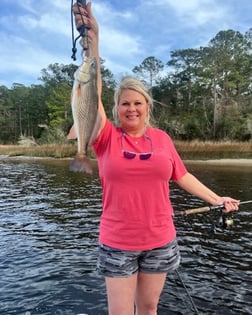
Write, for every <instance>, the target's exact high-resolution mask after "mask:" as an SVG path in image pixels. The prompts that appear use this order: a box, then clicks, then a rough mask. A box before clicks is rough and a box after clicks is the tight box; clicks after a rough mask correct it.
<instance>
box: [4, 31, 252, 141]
mask: <svg viewBox="0 0 252 315" xmlns="http://www.w3.org/2000/svg"><path fill="white" fill-rule="evenodd" d="M251 55H252V28H251V29H249V30H248V31H247V32H246V33H245V34H242V33H240V32H238V31H234V30H227V31H220V32H219V33H218V34H217V35H216V36H215V37H214V38H213V39H212V40H211V41H210V42H209V43H208V45H207V46H205V47H200V48H189V49H181V50H174V51H171V53H170V58H169V60H168V61H167V63H163V62H162V61H161V60H159V59H157V58H156V57H154V56H149V57H147V58H145V59H144V60H143V62H142V63H141V64H140V65H138V66H135V67H134V68H133V69H132V72H133V73H134V75H135V76H137V77H139V78H140V79H141V80H142V81H143V82H144V83H145V84H146V85H147V86H148V88H149V89H150V93H152V96H153V98H154V110H153V116H154V118H155V124H156V125H157V126H158V127H160V128H162V129H164V130H165V131H167V132H168V133H169V134H170V135H171V136H172V137H173V138H174V139H182V140H192V139H200V140H238V141H248V140H251V139H252V56H251ZM100 61H101V71H102V79H103V92H102V99H103V103H104V106H105V109H106V112H107V114H108V116H109V118H111V119H112V117H111V113H112V106H113V94H114V90H115V88H116V81H115V79H114V76H113V74H112V72H111V71H110V70H109V69H107V68H106V67H105V66H104V60H103V59H101V60H100ZM76 69H77V66H76V65H74V64H69V65H63V64H58V63H55V64H50V65H49V66H48V67H47V68H46V69H42V70H41V77H40V78H39V79H40V80H41V82H42V83H41V84H38V85H31V86H28V87H27V86H24V85H22V84H19V83H14V84H13V86H12V87H11V88H10V89H9V88H7V87H5V86H0V143H1V144H8V143H16V142H17V141H18V139H19V138H20V136H25V137H30V138H33V139H34V140H35V141H36V142H37V143H55V142H56V143H59V142H62V141H63V142H64V141H66V140H65V139H66V134H67V132H68V130H69V128H70V126H71V125H72V122H73V121H72V114H71V105H70V98H71V89H72V85H73V77H74V72H75V71H76Z"/></svg>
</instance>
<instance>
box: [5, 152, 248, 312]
mask: <svg viewBox="0 0 252 315" xmlns="http://www.w3.org/2000/svg"><path fill="white" fill-rule="evenodd" d="M68 164H69V161H60V160H31V159H23V160H22V159H19V160H10V159H8V158H4V157H2V158H1V159H0V248H1V251H0V275H1V276H0V290H1V291H0V314H1V315H53V314H56V315H76V314H88V315H99V314H101V315H105V314H107V308H106V293H105V287H104V283H103V279H102V278H101V277H100V276H99V275H97V273H96V248H97V236H98V225H99V217H100V214H101V188H100V184H99V179H98V177H97V175H96V176H94V177H89V176H85V175H83V174H75V173H70V172H69V170H68ZM187 166H188V169H189V170H190V171H191V172H193V174H195V175H196V176H197V177H198V178H199V179H200V180H202V181H203V182H204V183H205V184H207V185H208V186H210V187H211V188H212V189H213V190H215V191H216V192H218V193H219V194H221V195H232V196H233V197H235V198H238V199H240V200H249V199H252V167H251V166H239V167H238V166H228V165H226V166H225V165H224V166H223V165H222V166H211V165H197V164H192V165H190V164H188V165H187ZM171 187H172V189H171V199H172V202H173V205H174V209H175V210H182V209H187V208H195V207H200V206H204V205H205V204H204V203H203V202H201V201H200V200H198V199H197V198H195V197H193V196H190V195H188V194H186V193H184V192H183V191H181V190H180V189H178V188H177V186H175V185H174V184H172V185H171ZM251 211H252V204H247V205H243V206H241V208H240V211H239V212H238V213H236V214H235V215H234V217H233V219H234V226H233V227H232V228H230V229H228V230H225V231H222V230H221V229H217V230H216V231H215V233H212V232H211V230H212V224H213V222H214V221H215V220H216V218H217V217H218V215H217V213H209V212H208V213H206V214H196V215H190V216H189V215H188V216H186V217H185V216H183V217H182V216H176V217H175V224H176V227H177V231H178V240H179V244H180V248H181V254H182V263H181V267H180V268H179V274H180V276H181V277H182V280H183V281H184V283H185V285H186V287H187V289H188V291H189V293H190V295H191V296H192V298H193V301H194V303H195V305H196V306H197V308H198V311H199V313H200V314H220V315H225V314H226V315H232V314H239V315H240V314H244V315H245V314H246V315H247V314H252V270H251V266H252V257H251V235H252V229H251V227H252V223H251ZM158 314H160V315H168V314H184V315H190V314H195V311H194V309H193V307H192V304H191V302H190V299H189V297H188V295H187V294H186V291H185V289H184V287H183V285H182V283H181V281H180V279H179V277H178V275H177V274H176V273H174V274H170V275H168V277H167V281H166V284H165V288H164V291H163V294H162V296H161V301H160V305H159V313H158Z"/></svg>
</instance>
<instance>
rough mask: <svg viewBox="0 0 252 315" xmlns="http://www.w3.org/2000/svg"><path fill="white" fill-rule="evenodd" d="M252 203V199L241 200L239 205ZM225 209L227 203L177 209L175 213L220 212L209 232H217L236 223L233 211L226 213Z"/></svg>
mask: <svg viewBox="0 0 252 315" xmlns="http://www.w3.org/2000/svg"><path fill="white" fill-rule="evenodd" d="M249 203H252V200H247V201H241V202H240V204H239V205H244V204H249ZM223 209H225V205H224V204H223V205H218V206H208V207H201V208H195V209H187V210H182V211H175V215H189V214H195V213H204V212H208V211H215V212H219V216H218V218H217V219H216V220H215V222H214V223H213V225H212V226H211V228H210V229H209V233H214V234H215V233H216V232H218V231H222V232H223V231H224V230H226V229H227V228H230V227H232V225H233V224H234V220H233V218H232V213H231V214H230V213H225V212H223Z"/></svg>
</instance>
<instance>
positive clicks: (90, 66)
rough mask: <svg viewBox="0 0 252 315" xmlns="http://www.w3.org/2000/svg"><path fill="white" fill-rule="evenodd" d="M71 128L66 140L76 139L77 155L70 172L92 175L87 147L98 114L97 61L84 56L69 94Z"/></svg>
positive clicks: (93, 136) (71, 164) (90, 142)
mask: <svg viewBox="0 0 252 315" xmlns="http://www.w3.org/2000/svg"><path fill="white" fill-rule="evenodd" d="M71 107H72V115H73V122H74V124H73V127H72V128H71V130H70V132H69V133H68V136H67V138H68V139H74V138H75V139H76V138H77V147H78V149H77V153H76V156H75V158H74V159H73V161H72V162H71V163H70V171H73V172H84V173H87V174H93V169H92V163H91V159H90V156H89V153H88V147H89V146H90V145H92V142H93V141H94V138H95V123H96V119H97V114H98V91H97V60H96V58H95V57H93V56H85V58H84V59H83V62H82V64H81V65H80V66H79V68H78V69H77V70H76V72H75V73H74V83H73V88H72V94H71Z"/></svg>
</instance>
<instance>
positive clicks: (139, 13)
mask: <svg viewBox="0 0 252 315" xmlns="http://www.w3.org/2000/svg"><path fill="white" fill-rule="evenodd" d="M92 10H93V13H94V15H95V17H96V19H97V21H98V24H99V28H100V56H101V58H103V59H104V60H105V66H106V67H107V68H108V69H109V70H110V71H111V72H112V73H113V74H114V76H115V79H117V78H120V77H122V76H123V75H126V74H132V69H133V68H134V67H135V66H139V65H140V64H141V63H142V61H143V60H144V59H145V58H147V57H150V56H154V57H155V58H157V59H160V60H161V61H162V62H163V63H166V62H167V61H168V60H169V59H170V52H171V51H174V50H178V49H187V48H198V47H200V46H207V45H208V43H209V41H210V40H211V39H213V38H214V37H215V36H216V35H217V33H218V32H219V31H223V30H228V29H232V30H234V31H239V32H241V33H242V34H245V32H246V31H248V30H249V29H250V28H252V15H251V12H252V0H221V1H220V0H153V1H150V0H135V1H132V0H93V1H92ZM75 35H76V36H77V35H78V33H77V32H76V31H75ZM77 50H78V51H77V55H76V57H77V60H76V61H73V60H72V59H71V55H72V34H71V0H39V1H38V0H20V1H16V0H15V1H14V0H0V60H1V61H0V85H4V86H6V87H8V88H11V87H12V86H13V83H19V84H23V85H25V86H30V85H32V84H41V83H42V81H40V80H39V77H40V76H41V70H42V69H46V68H47V67H48V66H49V65H50V64H54V63H59V64H64V65H67V64H71V63H74V64H76V65H80V64H81V55H80V52H81V48H80V46H79V44H77Z"/></svg>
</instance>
